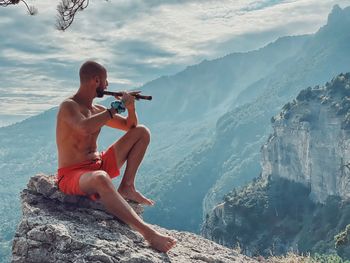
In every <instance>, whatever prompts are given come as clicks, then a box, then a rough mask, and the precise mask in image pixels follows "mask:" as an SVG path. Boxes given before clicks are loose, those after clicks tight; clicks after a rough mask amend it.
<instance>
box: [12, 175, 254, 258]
mask: <svg viewBox="0 0 350 263" xmlns="http://www.w3.org/2000/svg"><path fill="white" fill-rule="evenodd" d="M21 198H22V207H23V218H22V220H21V222H20V224H19V225H18V227H17V231H16V235H15V238H14V241H13V247H12V262H16V263H17V262H25V263H30V262H33V263H34V262H35V263H40V262H45V263H46V262H55V263H63V262H77V263H78V262H101V263H102V262H106V263H113V262H133V263H136V262H140V263H143V262H145V263H147V262H184V263H185V262H186V263H187V262H198V263H199V262H208V263H209V262H210V263H221V262H222V263H224V262H257V261H255V260H254V259H251V258H248V257H246V256H244V255H241V254H239V253H238V252H237V251H235V250H232V249H229V248H226V247H223V246H220V245H218V244H216V243H213V242H211V241H209V240H207V239H204V238H203V237H200V236H197V235H195V234H191V233H188V232H178V231H173V230H167V229H163V228H160V227H158V226H154V227H155V228H156V229H157V230H158V231H160V232H162V233H166V234H169V235H172V236H174V237H175V238H176V239H177V240H178V243H177V245H176V247H175V248H174V249H172V250H171V251H170V252H169V253H168V254H165V253H159V252H157V251H155V250H153V249H151V248H150V247H149V246H148V244H147V243H146V242H145V241H144V240H143V238H142V236H141V235H139V234H138V233H137V232H135V231H133V230H132V229H130V228H129V227H128V226H127V225H125V224H123V223H121V222H120V221H118V220H117V219H116V218H115V217H113V216H112V215H110V214H108V213H106V212H105V211H104V208H103V206H102V204H100V203H99V202H93V201H90V200H89V199H88V198H85V197H78V196H67V195H64V194H62V193H61V192H59V191H58V189H57V188H56V186H55V184H54V177H53V176H47V175H43V174H39V175H36V176H34V177H32V178H31V179H30V181H29V183H28V186H27V189H25V190H23V191H22V195H21ZM131 205H132V207H133V208H134V210H135V211H136V212H137V213H138V214H142V212H143V209H142V207H141V206H140V205H136V204H131Z"/></svg>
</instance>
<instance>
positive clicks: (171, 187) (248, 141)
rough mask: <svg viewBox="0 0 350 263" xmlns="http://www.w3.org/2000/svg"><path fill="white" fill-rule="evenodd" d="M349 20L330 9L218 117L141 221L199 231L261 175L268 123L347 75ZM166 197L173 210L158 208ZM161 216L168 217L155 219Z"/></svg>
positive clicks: (347, 12) (159, 186) (162, 183)
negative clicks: (314, 89) (304, 95)
mask: <svg viewBox="0 0 350 263" xmlns="http://www.w3.org/2000/svg"><path fill="white" fill-rule="evenodd" d="M349 17H350V7H347V8H344V9H340V8H339V7H338V6H335V7H334V8H333V10H332V12H331V13H330V15H329V17H328V22H327V25H325V26H323V27H322V28H320V30H319V31H318V32H316V33H315V34H314V35H310V36H307V39H306V41H305V43H304V44H303V46H302V47H301V49H300V50H299V51H298V52H296V53H295V55H294V56H292V57H287V58H286V59H285V60H284V61H282V62H280V63H279V64H277V65H276V66H275V67H274V69H273V70H272V71H271V72H272V73H271V74H268V75H266V76H264V77H263V78H261V79H259V80H257V81H254V82H253V83H252V84H251V85H250V86H248V87H247V88H246V89H244V90H243V91H242V92H241V93H240V94H238V95H237V98H236V99H233V100H232V101H231V106H230V107H229V108H230V109H229V110H228V111H227V112H226V113H225V114H223V115H221V116H220V117H219V119H218V121H217V123H216V130H215V134H214V135H213V136H212V137H211V138H210V139H209V140H208V141H207V142H206V143H205V144H203V145H201V146H199V147H198V148H197V149H194V150H193V152H192V153H190V154H189V155H188V156H186V157H185V158H184V159H183V160H182V161H181V162H180V163H179V164H178V165H177V166H175V167H174V168H173V169H171V170H169V171H168V173H170V174H172V175H173V176H172V177H171V179H168V177H162V176H161V175H160V176H159V177H157V183H156V185H152V190H151V193H154V192H157V193H158V194H157V195H156V196H157V200H158V206H157V207H156V208H154V209H152V210H150V211H148V210H146V211H145V217H146V218H148V219H152V220H155V221H153V222H154V223H157V224H162V225H163V226H166V227H175V228H178V229H185V230H190V231H199V228H200V224H201V222H202V220H203V218H205V217H206V215H207V214H208V213H209V212H210V211H211V209H212V208H213V207H214V206H215V205H216V204H217V203H219V202H221V200H222V198H223V196H224V195H225V194H226V193H227V192H229V191H230V190H232V189H233V188H234V187H237V186H242V185H244V184H246V183H247V182H249V181H250V180H252V179H253V178H254V177H256V176H257V175H258V174H259V173H260V172H261V166H260V164H259V160H260V159H261V155H260V146H261V145H262V144H263V143H264V141H266V139H267V138H268V136H269V133H271V127H270V125H269V124H270V119H271V117H272V116H274V115H276V114H277V113H278V112H279V109H280V108H281V107H282V106H283V105H284V104H285V103H286V102H287V101H290V100H292V99H293V98H295V97H296V96H297V94H298V93H299V92H300V90H302V89H304V88H305V87H308V86H315V85H317V84H320V83H322V82H326V81H327V80H329V79H332V78H333V77H334V75H336V74H335V73H337V74H339V73H341V72H347V71H349V69H350V61H349V60H348V59H347V58H348V57H349V56H350V46H349V45H348V43H349V39H350V32H349V31H348V30H347V28H349V26H350V22H349ZM333 21H337V23H334V22H333ZM339 32H341V34H339ZM168 197H171V202H172V203H171V204H173V206H170V203H166V204H164V205H163V204H162V200H168ZM189 207H198V209H197V210H191V216H189V217H188V218H190V220H188V219H187V220H186V215H184V213H183V211H184V210H186V209H188V208H189ZM164 210H165V211H167V213H168V215H167V216H166V217H158V216H157V215H158V214H159V213H160V211H164ZM187 216H188V215H187Z"/></svg>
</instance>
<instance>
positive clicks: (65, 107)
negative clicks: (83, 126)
mask: <svg viewBox="0 0 350 263" xmlns="http://www.w3.org/2000/svg"><path fill="white" fill-rule="evenodd" d="M74 112H79V104H78V103H77V102H76V101H74V100H73V99H72V98H67V99H65V100H64V101H62V102H61V104H60V105H59V110H58V115H59V116H60V115H71V114H73V113H74Z"/></svg>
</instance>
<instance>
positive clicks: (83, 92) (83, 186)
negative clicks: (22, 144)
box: [56, 61, 176, 252]
mask: <svg viewBox="0 0 350 263" xmlns="http://www.w3.org/2000/svg"><path fill="white" fill-rule="evenodd" d="M79 75H80V87H79V90H78V91H77V93H76V94H75V95H73V96H72V97H70V98H68V99H66V100H64V101H63V102H62V103H61V105H60V107H59V111H58V114H57V126H56V143H57V149H58V174H57V184H58V187H59V189H60V190H61V191H62V192H64V193H66V194H75V195H87V196H89V197H90V198H91V199H93V200H94V199H97V198H99V199H100V200H101V202H102V203H103V205H104V206H105V208H106V209H107V211H109V212H110V213H111V214H113V215H114V216H116V217H117V218H119V219H120V220H122V221H123V222H125V223H126V224H128V225H129V226H131V227H132V228H134V229H135V230H137V231H138V232H139V233H140V234H142V236H143V237H144V238H145V239H146V240H147V241H148V242H149V244H150V245H151V246H152V247H153V248H155V249H157V250H159V251H161V252H167V251H168V250H169V249H171V248H172V247H173V246H175V244H176V240H175V239H173V238H172V237H169V236H165V235H162V234H161V233H159V232H157V231H155V230H154V229H153V228H152V227H151V226H149V225H148V224H146V223H145V222H144V221H143V220H142V219H141V218H140V217H139V216H138V215H137V214H136V213H135V211H134V210H133V209H132V208H131V207H130V206H129V204H128V203H127V202H126V200H125V199H128V200H132V201H135V202H138V203H141V204H144V205H153V204H154V202H153V201H152V200H150V199H148V198H146V197H145V196H143V195H142V194H141V193H139V192H138V191H136V189H135V175H136V172H137V169H138V167H139V165H140V163H141V161H142V159H143V157H144V154H145V152H146V149H147V146H148V144H149V142H150V132H149V130H148V129H147V128H146V127H145V126H142V125H138V120H137V114H136V112H135V97H134V96H132V95H133V94H135V93H132V92H130V93H127V92H124V93H123V97H122V99H123V101H124V103H125V107H126V109H127V111H128V116H127V117H126V118H125V117H123V116H121V115H118V114H117V113H116V110H115V109H113V108H109V109H106V107H104V106H102V105H97V104H92V101H93V99H94V98H95V97H97V94H96V90H105V89H107V86H108V81H107V71H106V69H105V68H104V67H103V66H101V65H100V64H98V63H96V62H93V61H87V62H85V63H84V64H83V65H82V66H81V68H80V71H79ZM104 125H107V126H109V127H112V128H116V129H121V130H124V131H126V134H125V135H124V136H122V137H121V138H120V139H119V140H118V141H117V142H115V143H114V144H112V145H111V146H110V147H109V148H108V149H107V150H106V151H105V152H101V153H100V152H98V151H97V142H96V140H97V137H98V135H99V133H100V130H101V127H102V126H104ZM125 162H126V169H125V173H124V176H123V178H122V181H121V183H120V186H119V188H118V190H116V188H115V187H114V185H113V183H112V180H111V179H112V178H113V177H116V176H118V175H119V170H120V168H121V167H122V166H123V164H124V163H125Z"/></svg>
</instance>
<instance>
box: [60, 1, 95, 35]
mask: <svg viewBox="0 0 350 263" xmlns="http://www.w3.org/2000/svg"><path fill="white" fill-rule="evenodd" d="M88 5H89V0H62V1H61V3H59V4H58V6H57V11H58V16H57V22H56V28H57V29H58V30H62V31H64V30H66V29H67V28H68V27H69V26H70V25H71V24H72V23H73V21H74V17H75V14H76V12H78V11H82V10H84V9H85V8H86V7H87V6H88Z"/></svg>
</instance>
